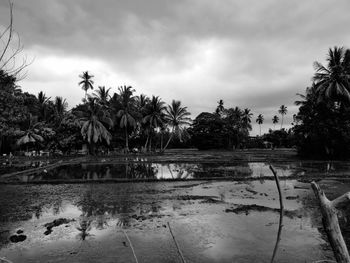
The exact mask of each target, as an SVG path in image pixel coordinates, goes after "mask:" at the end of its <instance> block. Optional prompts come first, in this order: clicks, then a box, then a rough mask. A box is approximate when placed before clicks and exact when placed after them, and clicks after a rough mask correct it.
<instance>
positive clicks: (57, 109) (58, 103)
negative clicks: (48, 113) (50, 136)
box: [53, 96, 68, 125]
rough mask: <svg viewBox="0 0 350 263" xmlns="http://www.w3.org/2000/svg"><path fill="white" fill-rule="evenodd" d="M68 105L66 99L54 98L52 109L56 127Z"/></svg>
mask: <svg viewBox="0 0 350 263" xmlns="http://www.w3.org/2000/svg"><path fill="white" fill-rule="evenodd" d="M67 107H68V103H67V101H66V99H63V98H62V97H58V96H57V97H56V98H55V101H54V104H53V109H54V116H53V118H54V121H55V123H56V124H57V125H59V124H60V123H61V121H62V119H63V117H64V115H65V113H66V111H67Z"/></svg>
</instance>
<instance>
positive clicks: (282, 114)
mask: <svg viewBox="0 0 350 263" xmlns="http://www.w3.org/2000/svg"><path fill="white" fill-rule="evenodd" d="M287 112H288V110H287V107H286V106H284V105H281V107H280V109H279V110H278V113H279V114H281V116H282V121H281V129H282V126H283V116H284V115H286V114H287Z"/></svg>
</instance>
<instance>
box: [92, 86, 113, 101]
mask: <svg viewBox="0 0 350 263" xmlns="http://www.w3.org/2000/svg"><path fill="white" fill-rule="evenodd" d="M110 90H111V88H109V89H106V87H105V86H99V87H98V89H97V90H96V91H95V92H94V94H93V95H94V97H95V98H96V99H97V102H98V103H100V104H101V105H103V106H106V105H107V103H108V101H109V99H110V98H111V96H110V95H109V91H110Z"/></svg>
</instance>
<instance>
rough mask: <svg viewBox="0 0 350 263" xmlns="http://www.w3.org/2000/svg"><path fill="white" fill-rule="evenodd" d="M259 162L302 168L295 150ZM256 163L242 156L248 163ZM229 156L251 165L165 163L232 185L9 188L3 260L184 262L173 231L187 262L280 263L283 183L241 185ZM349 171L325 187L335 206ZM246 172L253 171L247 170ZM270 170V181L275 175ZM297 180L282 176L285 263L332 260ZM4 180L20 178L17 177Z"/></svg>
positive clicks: (0, 199)
mask: <svg viewBox="0 0 350 263" xmlns="http://www.w3.org/2000/svg"><path fill="white" fill-rule="evenodd" d="M249 155H251V158H250V159H249V160H250V161H255V162H254V165H252V166H249V167H250V169H251V170H253V171H254V169H255V168H254V167H255V166H256V165H257V164H256V163H259V160H260V162H261V161H266V160H267V159H270V160H274V161H273V162H272V163H273V164H274V165H276V166H277V167H279V165H280V166H281V165H282V164H281V162H283V167H285V166H286V165H287V166H288V165H289V166H288V167H293V165H294V164H295V163H296V162H300V160H298V159H296V158H297V157H296V156H295V153H294V152H288V151H285V153H284V154H283V152H282V151H281V152H280V153H279V155H278V154H277V155H276V154H275V155H274V156H273V158H272V157H271V156H268V155H265V157H263V152H261V151H260V152H258V153H257V154H256V155H254V153H249ZM249 155H245V156H241V157H240V158H242V159H244V160H243V162H244V163H246V162H247V156H249ZM181 156H182V157H181ZM218 156H219V157H222V158H220V161H218V159H217V158H216V157H218ZM225 156H226V157H225ZM278 156H282V157H281V159H278V158H277V157H278ZM283 156H285V157H283ZM287 156H288V157H287ZM104 158H105V157H104ZM123 158H124V157H123ZM128 158H131V157H128ZM152 158H156V159H152V160H153V161H158V162H159V160H160V159H162V157H158V156H155V157H152ZM181 158H182V159H181ZM223 158H224V159H225V158H226V159H225V160H224V162H223V163H225V164H227V163H230V162H232V163H235V164H237V163H241V162H242V160H241V159H239V158H234V157H232V153H230V152H223V153H220V154H219V153H218V152H210V154H209V153H208V152H205V153H203V154H200V153H196V154H190V153H189V152H187V151H186V152H184V153H183V155H181V153H180V152H178V153H174V155H173V156H171V154H168V155H166V158H165V160H167V161H168V162H170V161H171V162H172V163H176V162H178V163H181V162H183V163H185V162H184V160H185V159H186V160H187V161H189V160H190V161H191V163H198V164H200V163H201V162H205V163H208V162H210V163H212V164H215V162H219V163H218V165H217V166H215V167H214V171H216V172H217V173H219V174H220V173H227V174H228V175H230V176H231V178H230V177H228V178H224V180H205V179H204V180H203V179H202V180H197V179H196V180H189V181H162V180H158V181H153V182H127V183H109V182H104V183H103V184H97V183H96V182H94V183H91V182H90V183H77V182H75V183H74V184H72V183H64V184H63V183H57V184H50V183H48V182H45V183H42V184H33V183H26V184H12V183H8V184H2V185H0V258H6V259H9V260H11V261H12V262H135V260H134V256H133V252H132V249H131V245H132V247H133V248H134V251H135V254H136V256H137V258H138V261H139V262H181V260H180V256H179V253H178V250H177V247H176V245H175V242H174V239H173V237H172V235H171V232H170V229H169V226H170V227H171V230H172V233H173V235H174V238H175V240H176V241H177V243H178V245H179V248H180V250H181V252H182V254H183V255H184V257H185V259H186V261H187V262H270V259H271V256H272V252H273V249H274V247H275V242H276V238H277V231H278V227H279V216H280V215H279V200H278V192H277V189H276V185H275V182H274V180H272V179H268V180H265V179H264V177H259V176H254V177H253V178H249V180H240V181H235V178H234V176H236V175H237V173H233V174H230V172H232V170H234V171H236V172H237V169H236V168H235V169H233V168H232V167H236V166H237V165H236V166H227V165H222V159H223ZM231 158H233V159H232V160H231ZM95 160H96V159H95ZM230 160H231V161H230ZM114 161H116V160H114ZM120 161H121V160H118V162H120ZM133 161H135V159H133ZM136 161H137V160H136ZM148 161H149V160H148ZM162 161H164V159H162ZM96 162H101V163H105V162H107V163H108V162H112V160H106V159H105V161H103V159H101V158H100V159H97V161H96ZM124 162H125V160H123V163H124ZM286 162H290V163H289V164H286ZM248 163H250V162H249V161H248ZM317 164H318V165H319V166H322V167H326V168H327V167H329V165H328V164H327V163H322V162H318V163H317ZM338 165H339V164H338ZM344 165H345V166H344ZM347 165H348V164H347V163H343V164H342V166H341V167H342V169H343V170H342V172H341V173H336V172H337V171H333V173H335V174H336V176H334V174H332V173H331V174H329V173H328V171H323V170H322V172H321V173H322V178H321V179H322V180H320V181H319V184H320V185H321V188H322V189H324V190H325V191H326V194H327V196H328V197H329V198H330V199H333V198H335V197H337V196H339V195H341V194H343V193H345V192H347V191H349V189H350V183H349V182H348V181H346V180H345V181H344V180H340V179H339V177H341V176H343V177H347V171H348V168H347V167H348V166H347ZM242 166H243V167H246V164H244V165H240V166H238V167H242ZM228 167H231V168H228ZM260 167H263V166H259V167H258V168H259V169H260ZM264 167H265V166H264ZM331 167H332V166H331ZM335 167H337V166H335ZM94 169H95V168H94ZM303 169H304V168H303ZM327 169H328V168H327ZM212 170H213V167H211V170H210V171H212ZM241 170H242V168H239V169H238V171H241ZM330 170H332V169H330ZM335 170H336V169H335ZM244 171H245V170H244ZM259 171H260V170H259ZM261 171H262V172H261V173H263V174H264V173H267V170H265V168H264V169H262V170H261ZM308 171H311V170H307V169H306V170H305V172H306V173H307V172H308ZM278 172H279V173H280V174H281V175H282V173H284V172H285V170H284V169H282V168H279V170H278ZM75 173H76V172H75ZM314 173H315V174H316V173H319V170H317V171H314ZM253 174H254V173H253ZM7 175H8V174H7ZM288 175H289V174H287V176H284V177H283V176H281V186H282V190H283V196H284V205H285V210H286V211H285V215H284V217H283V227H282V234H281V241H280V243H279V247H278V251H277V255H276V262H314V261H317V260H324V259H331V260H332V259H333V253H332V251H331V248H330V246H329V245H328V242H327V237H326V235H325V233H324V231H323V227H322V222H321V216H320V213H319V211H318V207H317V204H316V201H315V198H314V195H313V192H312V190H311V188H310V184H309V180H305V179H303V178H290V177H289V176H288ZM303 175H305V174H301V176H303ZM18 176H20V175H17V178H18ZM250 176H251V175H250ZM305 177H306V178H307V176H306V175H305ZM335 177H336V179H334V178H335ZM4 178H5V179H4ZM4 178H2V179H3V180H5V181H6V180H10V178H12V175H10V176H5V177H4ZM340 216H341V217H340V222H341V226H342V230H343V232H344V235H345V238H346V242H347V243H348V244H350V231H349V229H348V227H347V223H346V222H347V220H349V219H350V218H348V217H350V213H348V211H345V212H343V213H341V214H340ZM129 240H130V242H131V243H130V242H129Z"/></svg>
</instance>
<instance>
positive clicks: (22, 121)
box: [0, 71, 190, 154]
mask: <svg viewBox="0 0 350 263" xmlns="http://www.w3.org/2000/svg"><path fill="white" fill-rule="evenodd" d="M80 77H81V78H82V79H83V80H82V81H80V82H79V85H82V88H83V90H84V98H83V100H82V101H83V102H82V103H81V104H79V105H77V106H76V107H74V108H73V109H71V110H70V111H68V109H67V107H68V105H67V103H66V101H65V99H63V98H61V97H56V98H55V99H54V100H51V98H48V97H46V95H45V94H44V93H43V92H40V93H39V94H38V96H34V95H31V94H28V93H23V92H22V91H21V90H20V89H19V88H18V87H17V86H16V79H15V77H12V76H10V75H8V74H6V73H5V72H4V71H0V100H1V101H0V107H1V108H0V138H1V142H3V143H2V144H0V150H1V152H2V153H8V152H13V151H18V150H21V149H23V150H45V151H51V152H56V153H72V152H77V150H81V149H82V146H83V145H84V144H86V145H87V146H88V147H87V148H88V149H89V152H90V153H91V154H97V153H98V152H99V151H103V152H106V151H110V150H114V149H123V148H124V149H123V151H124V152H128V151H130V147H129V140H130V144H131V146H132V148H138V149H139V150H141V149H142V150H143V151H146V150H147V151H154V150H155V148H156V147H159V150H160V151H164V150H165V148H166V147H167V146H168V145H169V144H170V143H171V142H172V141H173V139H176V138H179V139H180V140H181V141H182V140H183V139H186V137H184V136H183V134H184V133H185V130H186V126H188V125H189V124H190V119H189V118H188V116H189V114H190V113H189V112H188V111H187V108H186V107H183V106H182V105H181V102H180V101H173V102H172V103H171V104H170V105H168V106H167V105H166V104H165V103H164V102H163V101H162V100H161V98H159V97H156V96H153V97H152V98H148V97H147V96H145V95H143V94H142V95H140V96H136V95H135V90H134V89H133V88H132V87H127V86H124V87H120V88H119V90H118V91H119V92H117V93H114V94H113V95H112V96H110V95H109V92H110V89H106V88H105V87H104V86H103V87H98V89H97V90H96V91H95V92H92V94H91V95H90V94H88V91H89V89H93V85H92V84H93V80H92V76H91V75H89V73H88V72H87V71H86V72H83V74H82V75H81V76H80ZM164 139H166V140H167V141H166V143H163V140H164ZM155 140H157V141H156V142H154V141H155ZM159 141H160V142H159ZM152 142H153V145H152Z"/></svg>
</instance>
